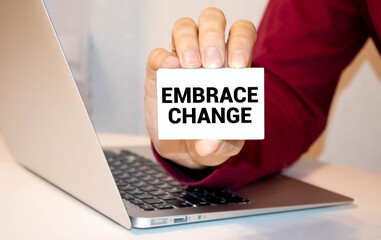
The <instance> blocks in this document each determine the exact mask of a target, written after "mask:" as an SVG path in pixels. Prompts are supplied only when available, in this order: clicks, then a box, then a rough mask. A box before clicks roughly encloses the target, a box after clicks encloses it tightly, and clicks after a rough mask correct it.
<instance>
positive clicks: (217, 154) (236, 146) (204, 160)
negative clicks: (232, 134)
mask: <svg viewBox="0 0 381 240" xmlns="http://www.w3.org/2000/svg"><path fill="white" fill-rule="evenodd" d="M244 143H245V141H244V140H216V139H202V140H198V141H196V142H195V145H194V149H195V152H196V154H197V159H195V160H196V161H197V162H199V163H200V164H203V165H205V166H217V165H220V164H222V163H223V162H225V161H226V160H227V159H228V158H230V157H231V156H234V155H237V154H238V153H239V152H240V151H241V149H242V147H243V145H244Z"/></svg>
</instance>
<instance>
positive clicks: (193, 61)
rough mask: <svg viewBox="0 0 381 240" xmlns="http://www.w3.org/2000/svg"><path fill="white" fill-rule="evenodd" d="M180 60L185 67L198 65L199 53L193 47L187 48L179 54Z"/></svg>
mask: <svg viewBox="0 0 381 240" xmlns="http://www.w3.org/2000/svg"><path fill="white" fill-rule="evenodd" d="M180 61H181V63H182V66H185V67H192V66H197V65H200V58H199V54H198V53H197V52H196V51H195V50H193V49H189V50H186V51H184V52H183V53H182V54H181V59H180Z"/></svg>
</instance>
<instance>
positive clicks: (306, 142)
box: [154, 0, 381, 188]
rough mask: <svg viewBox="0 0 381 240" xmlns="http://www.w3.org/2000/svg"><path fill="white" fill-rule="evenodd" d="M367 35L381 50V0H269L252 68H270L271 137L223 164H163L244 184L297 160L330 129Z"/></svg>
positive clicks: (210, 183)
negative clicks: (340, 88) (338, 94)
mask: <svg viewBox="0 0 381 240" xmlns="http://www.w3.org/2000/svg"><path fill="white" fill-rule="evenodd" d="M368 37H371V38H373V41H374V42H375V45H376V47H377V49H378V51H379V52H381V41H380V38H381V1H380V0H318V1H310V0H270V2H269V5H268V6H267V10H266V12H265V14H264V16H263V19H262V22H261V25H260V27H259V29H258V39H257V42H256V44H255V47H254V50H253V61H252V63H253V66H261V67H264V68H265V140H262V141H255V140H248V141H246V142H245V145H244V147H243V149H242V150H241V152H240V153H239V154H238V155H236V156H234V157H231V158H229V159H228V160H227V161H226V162H225V163H223V164H221V165H220V166H217V167H214V168H210V169H207V170H203V171H200V170H198V171H197V170H189V169H186V168H183V167H180V166H178V165H176V164H175V163H173V162H171V161H169V160H165V159H163V158H161V157H160V156H158V154H157V153H156V152H155V151H154V152H155V154H156V157H157V159H158V162H159V163H160V164H161V165H162V166H163V167H164V168H165V169H166V171H167V172H168V173H169V174H170V175H172V176H173V177H175V178H176V179H177V180H179V181H180V182H183V183H185V184H187V185H192V186H204V187H231V188H238V187H241V186H243V185H245V184H247V183H249V182H252V181H255V180H257V179H258V178H260V177H262V176H264V175H268V174H272V173H275V172H279V171H281V170H282V169H283V168H285V167H287V166H289V165H290V164H292V163H293V162H294V161H296V160H297V159H298V158H299V157H300V155H301V154H302V153H304V152H305V151H306V150H307V149H308V148H309V146H310V145H311V144H312V143H313V142H314V141H315V139H316V138H317V137H318V136H319V135H320V133H321V132H322V131H323V129H324V127H325V125H326V120H327V115H328V110H329V106H330V104H331V100H332V97H333V94H334V92H335V88H336V85H337V82H338V80H339V77H340V74H341V73H342V71H343V70H344V68H345V67H346V66H347V65H348V64H349V63H350V62H351V61H352V59H353V58H354V57H355V55H356V54H357V53H358V51H359V50H360V49H361V47H362V46H363V44H364V42H365V41H366V39H367V38H368Z"/></svg>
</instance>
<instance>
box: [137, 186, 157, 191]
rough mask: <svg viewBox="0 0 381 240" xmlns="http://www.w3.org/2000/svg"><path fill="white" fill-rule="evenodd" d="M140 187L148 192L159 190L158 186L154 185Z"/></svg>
mask: <svg viewBox="0 0 381 240" xmlns="http://www.w3.org/2000/svg"><path fill="white" fill-rule="evenodd" d="M139 188H140V189H141V190H143V191H146V192H149V191H155V190H157V187H155V186H152V185H147V186H144V187H139Z"/></svg>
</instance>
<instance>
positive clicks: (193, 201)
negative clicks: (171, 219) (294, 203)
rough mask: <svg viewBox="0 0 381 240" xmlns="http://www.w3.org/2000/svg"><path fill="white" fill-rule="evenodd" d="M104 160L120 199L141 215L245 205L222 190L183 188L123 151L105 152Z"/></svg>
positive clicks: (246, 201) (241, 199)
mask: <svg viewBox="0 0 381 240" xmlns="http://www.w3.org/2000/svg"><path fill="white" fill-rule="evenodd" d="M105 156H106V158H107V161H108V163H109V167H110V169H111V172H112V174H113V176H114V179H115V182H116V184H117V186H118V189H119V192H120V195H121V196H122V198H123V199H124V200H126V201H128V202H130V203H132V204H134V205H136V206H138V207H139V208H140V209H142V210H144V211H153V210H160V209H173V208H187V207H196V206H218V205H226V204H247V203H249V201H248V200H247V199H245V198H242V197H240V196H237V195H236V194H234V193H231V192H230V191H228V190H226V189H201V188H191V187H186V186H183V185H181V184H180V183H178V182H176V181H175V180H174V179H172V178H171V177H169V176H168V175H167V174H166V173H165V172H164V171H163V170H162V169H161V168H160V166H158V165H157V164H155V163H154V162H152V161H151V160H149V159H146V158H144V157H142V156H139V155H137V154H135V153H132V152H130V151H127V150H122V151H121V152H120V153H115V152H111V151H105Z"/></svg>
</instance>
